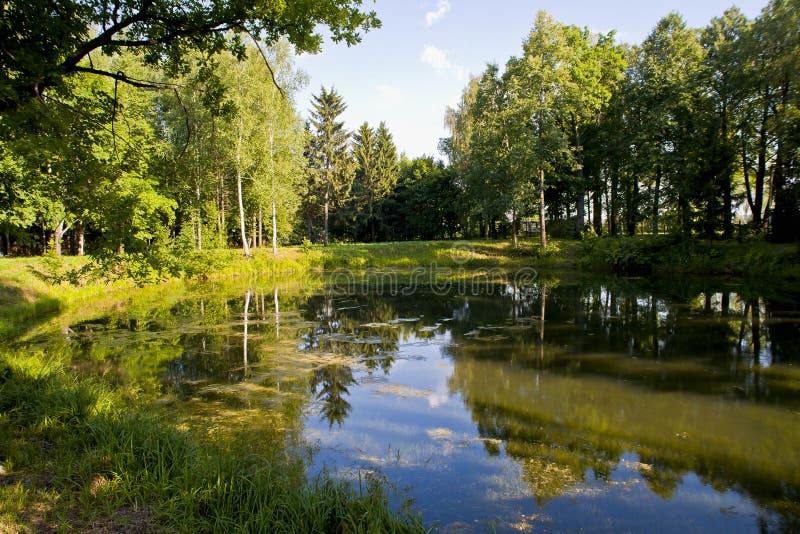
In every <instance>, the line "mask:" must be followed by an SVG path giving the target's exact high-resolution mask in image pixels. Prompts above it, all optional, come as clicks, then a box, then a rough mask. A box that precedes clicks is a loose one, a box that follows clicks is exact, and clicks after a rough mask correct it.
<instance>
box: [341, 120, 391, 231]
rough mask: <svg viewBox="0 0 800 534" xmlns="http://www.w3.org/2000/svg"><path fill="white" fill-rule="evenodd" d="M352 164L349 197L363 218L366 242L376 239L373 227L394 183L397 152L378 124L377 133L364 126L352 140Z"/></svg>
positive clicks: (381, 125)
mask: <svg viewBox="0 0 800 534" xmlns="http://www.w3.org/2000/svg"><path fill="white" fill-rule="evenodd" d="M353 158H354V160H355V164H356V173H355V179H354V181H353V187H352V196H353V200H354V202H355V207H356V209H357V210H358V211H359V213H363V214H364V215H365V216H366V227H367V228H368V230H369V236H370V239H371V240H372V241H373V242H374V241H375V239H376V225H377V219H378V216H379V214H378V210H379V207H380V204H381V201H382V200H383V199H384V197H385V196H386V194H387V193H388V192H389V191H390V190H391V189H392V188H393V187H394V186H395V183H396V182H397V170H398V167H397V148H396V147H395V145H394V140H393V139H392V134H391V133H390V132H389V129H388V128H387V127H386V124H385V123H383V122H381V123H380V125H379V126H378V129H377V130H373V129H372V128H370V126H369V124H367V123H366V122H365V123H364V124H362V125H361V127H360V128H359V129H358V131H357V132H356V133H355V135H354V136H353Z"/></svg>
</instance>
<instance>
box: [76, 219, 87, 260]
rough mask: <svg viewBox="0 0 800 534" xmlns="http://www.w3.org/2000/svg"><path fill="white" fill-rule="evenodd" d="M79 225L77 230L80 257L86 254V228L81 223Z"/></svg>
mask: <svg viewBox="0 0 800 534" xmlns="http://www.w3.org/2000/svg"><path fill="white" fill-rule="evenodd" d="M77 224H78V226H77V228H76V229H75V230H76V231H77V232H78V256H83V255H85V254H86V228H85V227H84V226H83V223H82V222H80V221H78V223H77Z"/></svg>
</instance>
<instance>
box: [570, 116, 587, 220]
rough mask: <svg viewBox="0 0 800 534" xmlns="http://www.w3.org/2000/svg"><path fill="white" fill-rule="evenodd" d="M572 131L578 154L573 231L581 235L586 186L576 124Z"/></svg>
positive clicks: (579, 135)
mask: <svg viewBox="0 0 800 534" xmlns="http://www.w3.org/2000/svg"><path fill="white" fill-rule="evenodd" d="M573 132H574V133H575V149H576V152H577V154H578V169H577V170H576V171H575V176H576V178H577V180H578V202H577V205H576V206H575V208H576V211H577V212H578V213H577V218H576V219H575V233H576V234H578V235H581V232H583V228H584V226H585V224H586V204H585V202H586V200H585V198H584V195H585V194H586V188H585V187H584V184H583V154H582V151H581V134H580V132H579V131H578V126H577V125H573Z"/></svg>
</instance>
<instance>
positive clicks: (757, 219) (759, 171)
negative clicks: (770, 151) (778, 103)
mask: <svg viewBox="0 0 800 534" xmlns="http://www.w3.org/2000/svg"><path fill="white" fill-rule="evenodd" d="M763 96H764V109H763V111H762V114H761V126H760V128H759V131H758V164H757V167H756V199H755V203H754V206H753V226H755V227H756V228H757V229H760V228H761V226H762V224H763V221H762V213H763V212H762V210H763V208H764V180H765V179H766V176H767V142H768V132H767V121H768V120H769V98H768V97H769V90H768V89H765V90H764V95H763Z"/></svg>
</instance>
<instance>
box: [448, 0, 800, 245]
mask: <svg viewBox="0 0 800 534" xmlns="http://www.w3.org/2000/svg"><path fill="white" fill-rule="evenodd" d="M799 17H800V3H798V2H797V1H796V0H772V1H771V2H770V4H769V5H768V6H767V7H766V8H764V10H763V12H762V13H761V15H760V16H759V17H757V18H756V19H755V20H748V18H747V17H745V16H744V15H743V14H742V13H741V12H740V11H739V10H738V9H737V8H735V7H734V8H731V9H728V10H727V11H725V13H723V14H722V15H721V16H720V17H717V18H714V19H713V20H712V21H711V22H710V24H709V25H708V26H707V27H705V28H702V29H693V28H689V27H687V25H686V23H685V21H684V20H683V19H682V18H681V16H680V15H678V14H677V13H672V14H669V15H667V16H666V17H664V18H663V19H662V20H660V21H659V22H658V24H657V25H656V27H655V28H654V29H653V30H652V32H651V33H650V34H649V36H648V37H647V38H646V39H645V40H644V42H643V43H642V44H641V45H639V46H627V45H624V44H618V43H616V41H615V35H614V33H613V32H611V33H608V34H596V33H593V32H590V31H589V30H588V29H586V28H579V27H576V26H570V25H564V24H561V23H558V22H556V21H554V20H553V19H552V18H551V17H550V16H549V15H547V14H546V13H539V14H538V16H537V18H536V22H535V24H534V27H533V29H532V30H531V32H530V35H529V36H528V37H527V39H526V40H525V41H524V44H523V47H522V51H521V54H520V55H519V56H518V57H512V58H511V59H509V61H508V63H507V64H506V65H505V69H500V68H499V67H498V66H497V65H489V66H488V67H487V68H486V70H485V71H484V72H483V73H482V74H481V75H480V76H477V77H475V78H473V79H472V80H471V81H470V82H469V84H468V86H467V88H466V89H465V90H464V92H463V95H462V97H461V100H460V102H459V103H458V105H457V106H455V107H454V108H450V109H448V110H447V114H446V124H447V126H448V127H449V130H450V132H451V136H450V137H448V138H447V139H444V140H442V148H443V150H444V151H445V152H446V154H447V155H448V156H449V160H450V162H451V165H452V169H453V172H454V174H455V183H456V184H457V186H458V187H460V189H461V190H462V191H463V192H464V195H465V197H466V200H467V201H466V204H467V206H468V209H467V210H466V212H465V213H467V214H468V215H467V218H466V220H465V221H464V224H465V225H466V228H467V229H469V228H471V227H472V228H477V230H478V231H479V232H480V233H481V234H482V235H487V236H488V235H490V233H492V232H494V231H495V230H494V228H495V227H496V226H497V225H498V224H500V223H503V222H505V221H510V222H511V223H512V226H514V225H515V224H516V223H517V221H519V220H520V216H526V215H536V216H538V218H539V219H540V220H541V228H542V231H541V239H542V244H543V245H544V244H545V242H546V225H547V223H549V224H555V225H556V227H557V228H559V229H560V230H564V231H571V232H573V233H575V234H580V233H581V232H583V231H584V230H585V229H587V228H588V229H590V230H592V231H594V232H595V233H597V234H604V233H605V234H609V235H621V234H626V235H634V234H637V233H649V234H652V235H657V234H659V233H664V232H675V233H682V234H685V235H702V236H705V237H710V238H711V237H725V238H729V237H732V236H733V235H734V232H735V229H736V227H737V225H736V223H737V222H738V223H744V224H745V225H746V227H747V228H748V229H749V230H750V231H752V232H757V233H764V234H767V235H768V236H769V237H771V238H772V239H774V240H777V241H790V240H796V239H797V238H798V236H799V235H800V233H798V231H797V228H798V224H800V173H799V171H800V159H798V156H800V143H799V141H800V137H798V132H800V99H799V98H798V95H800V92H798V84H800V63H798V62H799V61H800V38H799V37H798V31H797V28H798V27H800V18H799ZM537 212H538V213H537ZM512 231H514V230H513V229H512ZM514 232H515V231H514Z"/></svg>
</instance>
